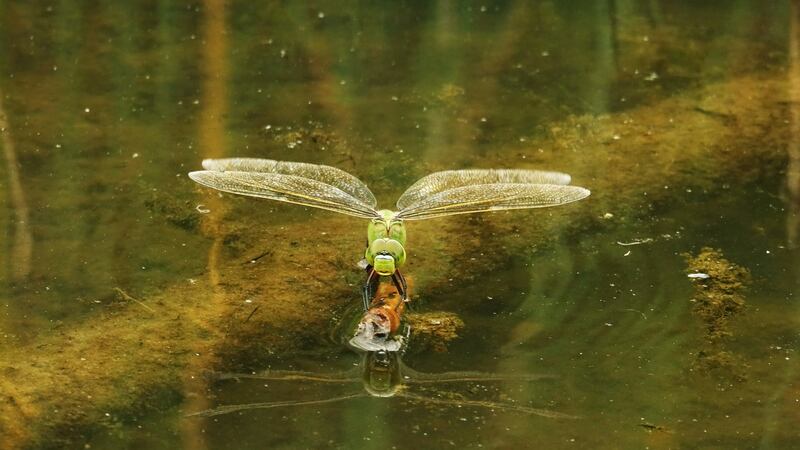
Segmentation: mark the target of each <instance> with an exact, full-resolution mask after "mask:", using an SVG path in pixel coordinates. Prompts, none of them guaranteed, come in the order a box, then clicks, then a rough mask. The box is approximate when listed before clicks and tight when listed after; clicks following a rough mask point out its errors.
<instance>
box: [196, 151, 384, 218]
mask: <svg viewBox="0 0 800 450" xmlns="http://www.w3.org/2000/svg"><path fill="white" fill-rule="evenodd" d="M203 168H204V169H206V170H213V171H215V172H228V171H233V172H263V173H279V174H283V175H294V176H298V177H302V178H308V179H311V180H315V181H319V182H320V183H324V184H329V185H331V186H333V187H335V188H337V189H339V190H340V191H342V192H344V193H347V194H350V196H352V197H353V198H355V199H356V200H358V201H359V202H361V203H363V204H364V205H366V206H369V207H371V208H375V207H376V206H377V203H378V202H377V201H375V196H374V195H372V192H370V190H369V188H368V187H367V185H365V184H364V183H363V182H361V180H359V179H358V178H356V177H354V176H352V175H350V174H349V173H347V172H345V171H344V170H341V169H337V168H336V167H331V166H322V165H319V164H308V163H299V162H289V161H275V160H272V159H260V158H226V159H206V160H203ZM212 187H213V186H212Z"/></svg>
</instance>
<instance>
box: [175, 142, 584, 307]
mask: <svg viewBox="0 0 800 450" xmlns="http://www.w3.org/2000/svg"><path fill="white" fill-rule="evenodd" d="M202 165H203V169H205V170H199V171H195V172H190V173H189V178H191V179H192V180H194V181H196V182H197V183H199V184H201V185H203V186H207V187H210V188H213V189H217V190H219V191H223V192H228V193H232V194H239V195H245V196H250V197H259V198H266V199H271V200H277V201H281V202H287V203H294V204H297V205H303V206H308V207H313V208H320V209H325V210H328V211H334V212H337V213H340V214H346V215H349V216H354V217H359V218H362V219H368V220H369V224H368V226H367V249H366V252H365V257H364V259H365V262H366V267H365V270H366V272H367V279H366V282H365V283H364V286H363V288H362V300H363V306H364V310H367V309H368V308H369V303H370V300H371V298H372V291H371V290H372V286H373V285H374V281H375V280H376V279H379V278H380V277H391V280H392V283H394V285H395V286H396V287H397V290H398V292H399V293H400V295H401V297H402V298H403V300H404V301H407V300H408V296H407V291H408V286H407V283H406V281H405V278H404V277H403V275H402V273H401V271H400V269H401V267H403V265H404V264H405V262H406V227H405V222H406V221H414V220H425V219H431V218H434V217H444V216H452V215H456V214H470V213H479V212H489V211H503V210H512V209H527V208H544V207H549V206H557V205H563V204H567V203H571V202H575V201H578V200H581V199H583V198H586V197H588V196H589V194H590V191H589V190H588V189H586V188H583V187H580V186H573V185H570V184H569V183H570V181H571V177H570V176H569V175H568V174H565V173H561V172H550V171H542V170H527V169H465V170H446V171H441V172H434V173H432V174H430V175H427V176H425V177H423V178H421V179H419V180H418V181H417V182H415V183H414V184H412V185H411V186H410V187H409V188H408V189H406V191H405V192H404V193H403V194H402V195H401V196H400V198H399V199H398V200H397V204H396V206H397V209H396V210H389V209H378V206H377V200H376V199H375V195H373V194H372V192H371V191H370V190H369V188H368V187H367V185H366V184H364V183H363V182H362V181H361V180H359V179H358V178H356V177H355V176H353V175H351V174H349V173H348V172H345V171H344V170H341V169H338V168H336V167H331V166H325V165H320V164H310V163H301V162H290V161H276V160H271V159H260V158H224V159H206V160H204V161H203V163H202Z"/></svg>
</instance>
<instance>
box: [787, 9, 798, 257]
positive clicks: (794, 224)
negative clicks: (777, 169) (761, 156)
mask: <svg viewBox="0 0 800 450" xmlns="http://www.w3.org/2000/svg"><path fill="white" fill-rule="evenodd" d="M798 3H799V2H798V1H797V0H795V1H793V2H792V13H791V20H790V23H791V28H790V30H789V71H788V73H789V99H790V105H791V106H790V120H791V124H790V136H791V137H792V139H789V142H788V145H787V146H786V150H787V152H788V153H789V164H788V167H787V169H786V187H787V188H788V192H789V205H788V206H789V214H788V216H787V220H788V223H787V240H788V241H789V245H790V246H791V247H797V245H798V239H800V142H798V141H797V138H798V136H800V17H798V16H800V4H798Z"/></svg>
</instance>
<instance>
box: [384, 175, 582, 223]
mask: <svg viewBox="0 0 800 450" xmlns="http://www.w3.org/2000/svg"><path fill="white" fill-rule="evenodd" d="M589 194H590V192H589V190H588V189H584V188H582V187H578V186H565V185H559V184H529V183H492V184H476V185H472V186H461V187H457V188H453V189H448V190H445V191H442V192H439V193H437V194H434V195H432V196H430V197H428V198H424V199H421V200H419V201H418V202H416V203H414V204H411V205H408V206H406V207H405V208H404V209H402V210H400V211H399V212H398V213H397V215H396V216H395V217H396V218H398V219H402V220H421V219H430V218H432V217H440V216H451V215H455V214H468V213H475V212H484V211H502V210H506V209H525V208H544V207H547V206H556V205H563V204H565V203H570V202H574V201H577V200H580V199H582V198H585V197H587V196H589Z"/></svg>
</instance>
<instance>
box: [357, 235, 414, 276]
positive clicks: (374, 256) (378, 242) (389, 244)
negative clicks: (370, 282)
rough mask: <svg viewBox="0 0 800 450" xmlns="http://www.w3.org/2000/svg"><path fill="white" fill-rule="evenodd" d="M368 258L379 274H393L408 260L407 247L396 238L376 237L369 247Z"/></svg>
mask: <svg viewBox="0 0 800 450" xmlns="http://www.w3.org/2000/svg"><path fill="white" fill-rule="evenodd" d="M366 258H367V262H368V263H369V264H370V265H371V266H372V267H373V268H374V269H375V271H376V272H378V275H391V274H393V273H394V272H395V270H397V269H399V268H400V266H402V265H403V263H405V262H406V249H405V248H403V245H402V244H401V243H400V242H398V241H396V240H394V239H389V238H383V239H375V240H374V241H372V242H371V243H370V245H369V247H367V254H366Z"/></svg>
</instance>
